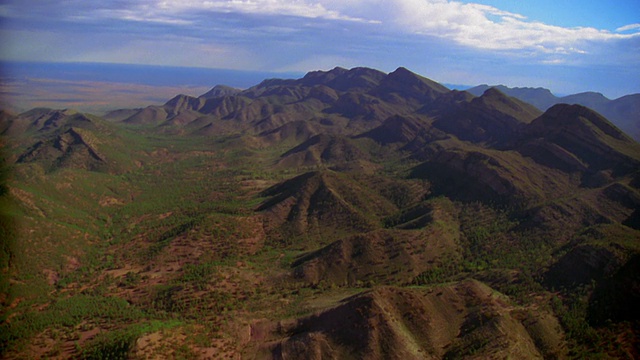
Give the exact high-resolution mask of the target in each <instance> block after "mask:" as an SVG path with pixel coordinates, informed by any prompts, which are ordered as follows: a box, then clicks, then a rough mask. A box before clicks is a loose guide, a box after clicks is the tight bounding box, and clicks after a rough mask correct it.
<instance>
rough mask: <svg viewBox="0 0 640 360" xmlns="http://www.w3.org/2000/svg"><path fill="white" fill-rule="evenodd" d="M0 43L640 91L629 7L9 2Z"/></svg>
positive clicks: (122, 55) (9, 53) (638, 39)
mask: <svg viewBox="0 0 640 360" xmlns="http://www.w3.org/2000/svg"><path fill="white" fill-rule="evenodd" d="M0 40H1V42H0V44H2V45H0V50H1V51H0V60H1V61H42V62H98V63H124V64H142V65H166V66H181V67H203V68H216V69H233V70H249V71H263V72H306V71H311V70H318V69H323V70H326V69H330V68H333V67H335V66H342V67H347V68H349V67H355V66H368V67H372V68H376V69H380V70H382V71H387V72H390V71H393V70H394V69H395V68H397V67H399V66H404V67H407V68H409V69H411V70H412V71H415V72H417V73H420V74H421V75H424V76H427V77H429V78H432V79H434V80H436V81H439V82H443V83H449V84H464V85H478V84H504V85H507V86H511V87H515V86H531V87H545V88H548V89H551V90H552V91H553V92H554V93H556V94H569V93H577V92H583V91H597V92H601V93H603V94H604V95H605V96H607V97H609V98H616V97H619V96H622V95H625V94H630V93H638V92H640V67H639V66H638V64H640V13H639V12H638V4H637V1H635V0H625V1H617V2H615V3H612V2H607V1H591V2H586V3H585V2H583V1H574V0H571V1H562V2H558V1H550V0H544V1H536V2H535V4H531V3H530V2H510V1H505V0H477V1H445V0H385V1H382V0H371V1H363V0H341V1H336V0H317V1H312V0H228V1H221V0H213V1H212V0H208V1H205V0H140V1H128V0H107V1H102V2H100V3H95V2H86V1H78V0H63V1H33V0H26V1H25V0H21V1H17V0H8V1H4V2H3V3H2V4H0ZM212 85H215V84H212Z"/></svg>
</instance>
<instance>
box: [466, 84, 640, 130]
mask: <svg viewBox="0 0 640 360" xmlns="http://www.w3.org/2000/svg"><path fill="white" fill-rule="evenodd" d="M490 88H492V87H490V86H488V85H479V86H476V87H473V88H471V89H468V90H467V91H468V92H469V93H471V94H473V95H475V96H480V95H481V94H482V93H484V92H485V91H487V90H488V89H490ZM493 88H495V89H498V90H500V91H501V92H503V93H505V94H507V95H509V96H513V97H515V98H518V99H520V100H522V101H524V102H527V103H529V104H531V105H533V106H535V107H536V108H538V109H540V110H542V111H545V110H547V109H549V108H550V107H552V106H553V105H556V104H569V105H582V106H585V107H588V108H591V109H593V110H595V111H597V112H599V113H600V114H602V115H604V116H605V117H606V118H607V119H609V120H610V121H611V122H613V123H614V124H615V125H616V126H617V127H619V128H620V129H622V131H624V132H625V133H627V134H628V135H629V136H631V137H632V138H634V139H635V140H636V141H640V94H631V95H626V96H623V97H620V98H618V99H614V100H611V99H608V98H607V97H605V96H604V95H602V94H600V93H595V92H584V93H579V94H573V95H567V96H562V97H558V96H555V95H553V94H552V93H551V91H549V90H548V89H544V88H517V87H516V88H509V87H506V86H504V85H497V86H494V87H493Z"/></svg>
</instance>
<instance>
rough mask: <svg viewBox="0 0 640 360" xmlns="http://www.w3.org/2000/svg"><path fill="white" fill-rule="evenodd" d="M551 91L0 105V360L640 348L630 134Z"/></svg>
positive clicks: (240, 94)
mask: <svg viewBox="0 0 640 360" xmlns="http://www.w3.org/2000/svg"><path fill="white" fill-rule="evenodd" d="M549 106H550V107H549V108H548V109H546V110H544V111H543V110H541V109H539V108H537V107H535V106H533V105H531V104H529V103H526V102H524V101H522V100H519V99H517V98H515V97H510V96H508V95H506V94H505V93H504V92H502V91H500V90H498V89H496V88H488V89H486V90H484V91H483V92H482V94H479V95H478V96H474V95H472V94H471V93H469V92H465V91H456V90H449V89H448V88H446V87H445V86H443V85H441V84H438V83H436V82H434V81H431V80H429V79H427V78H425V77H422V76H420V75H418V74H415V73H413V72H411V71H409V70H407V69H405V68H398V69H397V70H395V71H393V72H391V73H384V72H381V71H378V70H374V69H369V68H353V69H343V68H335V69H333V70H330V71H315V72H310V73H308V74H306V75H305V76H304V77H302V78H300V79H295V80H281V79H268V80H264V81H263V82H261V83H260V84H258V85H255V86H253V87H250V88H248V89H244V90H240V89H235V88H231V87H227V86H222V85H219V86H216V87H214V88H212V89H211V90H210V91H208V92H206V93H204V94H203V95H201V96H199V97H193V96H187V95H177V96H175V97H174V98H172V99H170V100H168V101H167V102H166V103H165V104H164V105H152V106H148V107H144V108H134V109H122V110H117V111H112V112H109V113H107V114H105V115H103V116H96V115H92V114H89V113H82V112H78V111H74V110H70V109H49V108H35V109H32V110H29V111H27V112H24V113H20V114H15V113H12V112H9V111H2V112H1V113H0V134H2V143H1V144H2V148H1V151H2V158H3V159H2V160H3V163H2V164H1V165H2V168H1V169H0V170H1V171H0V178H1V180H2V182H1V185H2V186H1V187H0V210H1V211H0V222H1V225H2V226H1V227H0V238H1V239H2V243H1V248H0V265H1V271H2V273H1V274H2V275H1V277H0V302H1V303H2V313H1V318H0V356H1V357H3V358H7V359H24V358H58V359H66V358H83V359H119V358H131V359H158V358H172V359H173V358H175V359H180V358H182V359H192V358H202V359H363V358H364V359H463V358H464V359H487V358H489V359H503V358H513V359H573V358H575V359H583V358H591V357H593V358H605V359H606V358H622V359H634V358H638V357H640V348H639V345H638V344H640V322H639V321H640V310H639V309H640V308H639V307H638V305H637V304H638V303H640V143H638V142H636V141H635V140H633V139H632V137H630V136H629V135H628V134H626V133H624V132H623V131H621V130H620V129H619V126H618V125H614V123H612V122H610V121H609V119H607V118H605V117H604V116H603V115H602V114H601V113H598V112H596V111H595V110H592V109H590V108H588V107H585V106H581V105H575V104H573V105H572V104H564V103H558V104H555V105H552V104H550V105H549ZM634 126H636V128H637V124H636V125H634ZM634 135H635V134H634Z"/></svg>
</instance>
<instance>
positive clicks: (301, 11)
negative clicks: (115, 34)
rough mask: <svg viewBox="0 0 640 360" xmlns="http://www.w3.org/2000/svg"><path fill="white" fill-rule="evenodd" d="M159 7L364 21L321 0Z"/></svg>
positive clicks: (172, 2)
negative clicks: (332, 8)
mask: <svg viewBox="0 0 640 360" xmlns="http://www.w3.org/2000/svg"><path fill="white" fill-rule="evenodd" d="M157 7H158V9H161V10H163V11H168V12H175V11H188V10H206V11H216V12H228V13H232V12H237V13H244V14H260V15H287V16H297V17H305V18H322V19H331V20H348V21H363V19H361V18H356V17H350V16H345V15H344V14H341V13H340V12H338V11H336V10H330V9H328V8H327V7H325V6H324V5H322V4H321V2H309V1H304V0H162V1H159V2H158V5H157Z"/></svg>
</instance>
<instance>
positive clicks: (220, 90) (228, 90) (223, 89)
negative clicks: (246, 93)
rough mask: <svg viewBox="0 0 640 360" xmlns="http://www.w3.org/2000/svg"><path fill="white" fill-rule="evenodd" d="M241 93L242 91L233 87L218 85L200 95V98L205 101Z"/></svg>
mask: <svg viewBox="0 0 640 360" xmlns="http://www.w3.org/2000/svg"><path fill="white" fill-rule="evenodd" d="M240 91H241V90H240V89H236V88H234V87H231V86H226V85H216V86H214V87H213V88H212V89H211V90H209V91H207V92H206V93H204V94H202V95H200V96H199V97H200V98H203V99H213V98H217V97H222V96H230V95H236V94H238V93H239V92H240Z"/></svg>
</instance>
